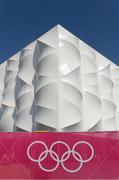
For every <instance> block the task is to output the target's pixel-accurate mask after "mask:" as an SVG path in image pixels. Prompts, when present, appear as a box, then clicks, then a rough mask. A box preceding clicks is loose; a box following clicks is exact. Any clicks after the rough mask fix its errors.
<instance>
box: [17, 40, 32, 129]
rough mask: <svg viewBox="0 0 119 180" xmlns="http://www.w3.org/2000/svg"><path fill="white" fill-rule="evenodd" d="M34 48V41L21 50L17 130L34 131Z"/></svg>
mask: <svg viewBox="0 0 119 180" xmlns="http://www.w3.org/2000/svg"><path fill="white" fill-rule="evenodd" d="M34 48H35V43H32V44H30V45H29V46H27V47H26V48H24V49H23V50H22V51H21V56H20V62H19V71H18V75H17V83H16V97H15V98H16V107H15V117H14V118H15V131H21V130H25V131H32V103H33V98H34V88H33V85H32V83H33V78H34V73H35V72H34V67H33V52H34Z"/></svg>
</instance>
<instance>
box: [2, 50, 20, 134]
mask: <svg viewBox="0 0 119 180" xmlns="http://www.w3.org/2000/svg"><path fill="white" fill-rule="evenodd" d="M18 64H19V53H18V54H16V55H14V56H13V57H12V58H10V59H8V61H7V65H6V69H5V78H4V90H3V97H2V102H1V116H0V118H1V121H0V131H13V130H14V127H13V124H14V119H13V112H14V108H15V97H14V90H15V84H16V76H17V71H18Z"/></svg>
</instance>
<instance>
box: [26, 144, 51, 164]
mask: <svg viewBox="0 0 119 180" xmlns="http://www.w3.org/2000/svg"><path fill="white" fill-rule="evenodd" d="M34 144H42V145H43V146H44V147H45V149H46V154H45V156H44V157H43V158H42V160H44V159H45V158H46V157H47V155H48V147H47V145H46V144H45V143H44V142H43V141H34V142H32V143H31V144H30V145H29V146H28V148H27V155H28V158H29V159H30V160H31V161H33V162H38V159H33V158H32V157H31V155H30V148H31V147H32V146H33V145H34ZM43 152H44V151H43Z"/></svg>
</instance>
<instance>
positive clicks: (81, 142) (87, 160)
mask: <svg viewBox="0 0 119 180" xmlns="http://www.w3.org/2000/svg"><path fill="white" fill-rule="evenodd" d="M78 144H87V145H88V146H89V147H90V149H91V152H92V153H91V156H90V157H89V158H88V159H85V160H83V162H89V161H90V160H91V159H92V158H93V156H94V149H93V147H92V145H91V144H90V143H88V142H87V141H79V142H77V143H75V144H74V146H73V148H72V153H73V156H74V158H75V159H76V160H77V161H80V159H78V158H77V157H76V156H75V153H74V151H75V148H76V146H77V145H78ZM75 152H76V151H75Z"/></svg>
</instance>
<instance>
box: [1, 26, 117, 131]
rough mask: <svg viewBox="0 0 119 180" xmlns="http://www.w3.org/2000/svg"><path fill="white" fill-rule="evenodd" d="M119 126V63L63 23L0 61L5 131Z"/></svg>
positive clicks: (115, 128) (109, 128) (114, 128)
mask: <svg viewBox="0 0 119 180" xmlns="http://www.w3.org/2000/svg"><path fill="white" fill-rule="evenodd" d="M42 130H46V131H51V132H54V131H58V132H84V131H116V130H119V67H118V66H117V65H115V64H114V63H112V62H111V61H110V60H108V59H107V58H105V57H104V56H103V55H101V54H100V53H98V52H97V51H96V50H94V49H93V48H91V47H90V46H88V45H87V44H86V43H84V42H83V41H81V40H80V39H79V38H77V37H76V36H74V35H73V34H71V33H70V32H68V31H67V30H66V29H64V28H63V27H61V26H60V25H57V26H56V27H54V28H53V29H51V30H50V31H48V32H47V33H45V34H44V35H42V36H41V37H40V38H38V39H37V40H36V41H34V42H33V43H31V44H30V45H28V46H27V47H25V48H23V49H22V50H21V51H20V52H18V53H17V54H15V55H14V56H12V57H11V58H9V59H8V60H7V61H6V62H4V63H2V64H1V65H0V131H10V132H16V131H29V132H30V131H42Z"/></svg>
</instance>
